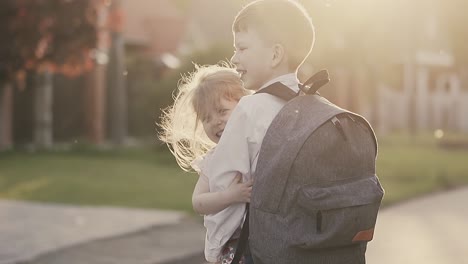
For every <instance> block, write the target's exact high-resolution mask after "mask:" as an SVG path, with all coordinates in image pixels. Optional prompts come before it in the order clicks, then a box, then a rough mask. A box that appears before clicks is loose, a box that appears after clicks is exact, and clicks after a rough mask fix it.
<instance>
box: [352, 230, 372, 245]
mask: <svg viewBox="0 0 468 264" xmlns="http://www.w3.org/2000/svg"><path fill="white" fill-rule="evenodd" d="M373 237H374V228H371V229H367V230H364V231H359V232H358V233H357V234H356V235H355V236H354V237H353V242H361V241H371V240H372V238H373Z"/></svg>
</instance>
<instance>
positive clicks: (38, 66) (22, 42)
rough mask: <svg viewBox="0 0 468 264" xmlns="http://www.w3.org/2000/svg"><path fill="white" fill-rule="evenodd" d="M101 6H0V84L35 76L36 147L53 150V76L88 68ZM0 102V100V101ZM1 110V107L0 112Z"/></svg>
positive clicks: (21, 0)
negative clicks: (0, 37)
mask: <svg viewBox="0 0 468 264" xmlns="http://www.w3.org/2000/svg"><path fill="white" fill-rule="evenodd" d="M103 4H105V3H104V2H103V1H101V0H4V1H1V2H0V25H1V26H0V34H1V35H2V36H6V37H5V39H4V40H2V42H1V43H0V58H1V60H0V82H2V83H11V82H12V81H13V80H14V79H15V77H16V76H20V77H21V76H24V71H25V70H33V71H34V72H36V74H37V83H36V85H37V86H36V87H35V88H36V90H35V108H34V109H35V111H34V114H35V143H36V144H37V145H38V146H40V147H50V146H51V144H52V76H53V74H56V73H59V74H64V75H66V76H69V77H75V76H78V75H80V74H82V73H83V72H85V71H89V70H90V69H91V68H92V67H93V60H92V58H91V56H90V53H91V51H92V50H93V49H94V48H95V46H96V41H97V28H96V19H97V11H98V9H99V8H103ZM0 102H1V100H0ZM0 109H1V107H0Z"/></svg>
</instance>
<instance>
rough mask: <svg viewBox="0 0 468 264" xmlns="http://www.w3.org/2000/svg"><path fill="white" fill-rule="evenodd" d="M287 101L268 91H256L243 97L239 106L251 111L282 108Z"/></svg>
mask: <svg viewBox="0 0 468 264" xmlns="http://www.w3.org/2000/svg"><path fill="white" fill-rule="evenodd" d="M284 104H285V102H284V101H283V100H282V99H280V98H278V97H276V96H274V95H271V94H268V93H255V94H252V95H247V96H244V97H242V98H241V100H240V101H239V104H238V105H237V107H239V108H241V109H244V110H246V111H247V112H251V110H262V109H264V110H268V109H277V108H282V107H283V106H284Z"/></svg>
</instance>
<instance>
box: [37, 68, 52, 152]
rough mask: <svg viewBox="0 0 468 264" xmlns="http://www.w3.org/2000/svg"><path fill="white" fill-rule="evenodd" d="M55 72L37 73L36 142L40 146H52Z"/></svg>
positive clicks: (46, 147)
mask: <svg viewBox="0 0 468 264" xmlns="http://www.w3.org/2000/svg"><path fill="white" fill-rule="evenodd" d="M52 77H53V74H52V73H51V72H49V71H45V72H43V73H38V74H37V79H36V80H37V82H36V87H35V90H34V144H35V145H36V147H38V148H45V149H48V148H51V147H52V133H53V131H52V130H53V127H52V122H53V119H52V100H53V81H52V79H53V78H52Z"/></svg>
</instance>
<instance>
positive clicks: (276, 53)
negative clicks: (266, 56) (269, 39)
mask: <svg viewBox="0 0 468 264" xmlns="http://www.w3.org/2000/svg"><path fill="white" fill-rule="evenodd" d="M284 56H285V53H284V47H283V45H281V44H275V45H273V58H272V60H271V66H272V67H276V66H278V65H279V64H280V63H281V62H282V61H283V60H284V59H285V57H284Z"/></svg>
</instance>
